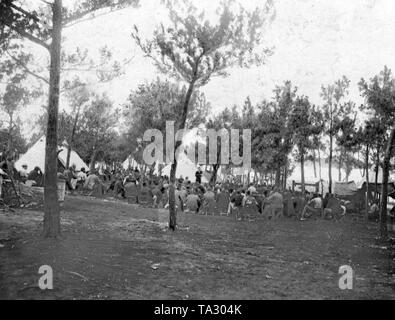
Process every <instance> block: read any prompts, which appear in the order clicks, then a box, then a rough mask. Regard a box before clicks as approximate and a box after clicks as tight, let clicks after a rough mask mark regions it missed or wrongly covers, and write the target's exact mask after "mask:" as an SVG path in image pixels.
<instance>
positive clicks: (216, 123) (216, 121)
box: [206, 106, 242, 185]
mask: <svg viewBox="0 0 395 320" xmlns="http://www.w3.org/2000/svg"><path fill="white" fill-rule="evenodd" d="M241 122H242V120H241V117H240V115H239V113H238V112H237V109H236V106H234V107H233V108H232V109H230V108H225V109H224V110H223V111H222V112H220V113H219V114H217V115H215V116H214V117H213V118H211V119H209V120H208V122H207V125H206V127H207V129H213V130H215V131H217V132H219V130H222V129H225V130H227V131H229V130H231V129H241V127H242V125H241ZM227 143H228V144H229V141H228V142H227ZM206 146H207V150H208V149H209V148H210V145H209V143H206ZM222 147H223V145H222V141H221V140H220V139H218V138H217V157H216V158H217V163H214V164H212V168H213V171H212V173H211V177H210V184H212V185H214V184H215V183H216V181H217V174H218V170H219V168H220V167H221V165H222V166H223V167H226V168H229V167H230V160H231V159H230V158H229V159H227V161H226V160H225V159H223V158H222ZM228 148H229V145H228ZM239 148H240V149H242V145H241V144H239ZM228 150H229V149H228ZM206 154H209V152H207V151H206ZM227 162H228V163H229V165H224V163H227Z"/></svg>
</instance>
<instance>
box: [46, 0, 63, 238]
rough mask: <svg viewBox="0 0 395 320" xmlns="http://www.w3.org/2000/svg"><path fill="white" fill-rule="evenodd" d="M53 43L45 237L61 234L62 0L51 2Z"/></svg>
mask: <svg viewBox="0 0 395 320" xmlns="http://www.w3.org/2000/svg"><path fill="white" fill-rule="evenodd" d="M52 14H53V16H52V24H53V30H52V43H51V47H50V55H51V66H50V76H49V103H48V124H47V135H46V146H45V174H44V184H45V185H44V237H52V238H56V237H58V236H59V235H60V215H59V203H58V194H57V171H58V157H57V145H58V111H59V82H60V50H61V38H62V0H54V2H53V5H52Z"/></svg>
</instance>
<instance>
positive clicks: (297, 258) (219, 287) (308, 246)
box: [0, 196, 395, 299]
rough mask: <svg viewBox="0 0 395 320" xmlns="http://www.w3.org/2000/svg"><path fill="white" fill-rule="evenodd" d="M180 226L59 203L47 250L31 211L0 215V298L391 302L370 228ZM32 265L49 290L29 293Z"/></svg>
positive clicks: (220, 222)
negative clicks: (57, 230) (343, 278)
mask: <svg viewBox="0 0 395 320" xmlns="http://www.w3.org/2000/svg"><path fill="white" fill-rule="evenodd" d="M180 219H181V223H182V225H183V227H182V228H180V229H179V230H177V231H176V232H175V233H173V232H171V231H168V230H167V228H166V224H165V223H160V222H157V220H158V211H156V210H152V209H144V208H139V207H136V206H133V205H128V204H126V203H123V202H120V201H116V202H115V201H105V200H98V199H90V198H83V197H79V196H74V197H66V203H65V206H64V210H63V212H62V237H61V239H59V240H55V241H54V240H50V239H43V238H41V236H40V231H41V229H42V222H41V221H42V213H41V212H40V211H32V210H19V211H17V212H14V213H11V212H9V213H3V212H0V239H2V240H0V244H1V245H2V247H0V298H1V299H384V298H387V299H394V298H395V290H394V289H395V281H394V280H395V279H394V278H395V277H394V253H393V248H392V249H391V248H389V247H386V248H381V247H380V246H378V245H376V240H375V237H376V235H377V228H376V225H375V224H368V225H366V224H365V223H364V222H363V221H357V220H355V219H352V218H346V220H344V221H342V222H340V223H336V222H332V221H322V220H317V221H314V220H313V221H304V222H300V221H296V220H293V219H283V220H279V221H265V220H256V221H242V222H236V221H235V220H234V218H232V217H218V216H215V217H212V216H199V215H193V214H186V215H185V214H183V215H182V216H181V217H180ZM41 265H50V266H51V267H52V268H53V272H54V289H53V290H46V291H42V290H40V289H39V288H38V286H37V283H38V279H39V277H40V275H39V274H38V269H39V267H40V266H41ZM341 265H350V266H352V267H353V270H354V272H355V277H354V289H353V290H340V289H339V287H338V280H339V277H340V275H339V274H338V269H339V267H340V266H341Z"/></svg>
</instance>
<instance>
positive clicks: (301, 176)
mask: <svg viewBox="0 0 395 320" xmlns="http://www.w3.org/2000/svg"><path fill="white" fill-rule="evenodd" d="M300 182H301V188H302V193H303V194H304V192H305V191H306V187H305V183H304V153H303V152H302V153H301V155H300Z"/></svg>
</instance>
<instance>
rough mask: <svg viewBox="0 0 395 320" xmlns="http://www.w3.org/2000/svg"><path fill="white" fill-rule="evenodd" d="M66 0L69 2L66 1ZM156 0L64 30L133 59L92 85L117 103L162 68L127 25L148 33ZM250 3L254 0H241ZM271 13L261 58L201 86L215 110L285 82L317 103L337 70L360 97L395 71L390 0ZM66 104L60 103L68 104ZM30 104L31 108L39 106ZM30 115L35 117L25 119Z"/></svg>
mask: <svg viewBox="0 0 395 320" xmlns="http://www.w3.org/2000/svg"><path fill="white" fill-rule="evenodd" d="M65 1H70V0H65ZM159 2H160V1H159V0H144V1H141V6H140V7H139V8H137V9H135V8H128V9H125V10H122V11H119V12H116V13H112V14H110V15H107V16H104V17H100V18H97V19H95V20H90V21H86V22H83V23H80V24H77V25H75V26H73V27H70V28H67V29H65V30H64V31H63V36H64V38H65V42H64V43H65V48H66V49H67V50H72V49H73V48H75V47H76V46H79V47H81V48H87V49H89V50H90V52H95V51H97V49H98V48H99V47H102V46H104V45H107V46H108V47H109V48H110V49H111V50H113V52H114V54H115V56H116V58H117V59H119V60H123V59H130V58H132V60H131V62H130V63H129V64H128V65H127V67H126V69H125V74H124V75H123V76H121V77H120V78H118V79H116V80H114V81H112V82H111V83H107V84H105V85H100V86H97V88H98V89H99V90H103V91H106V92H107V93H108V94H109V96H110V97H111V98H112V99H113V100H114V102H115V104H116V105H120V104H122V103H124V102H125V100H126V98H127V96H128V94H129V92H130V90H133V89H136V88H137V86H138V84H140V83H143V82H145V81H150V80H152V79H155V78H156V77H157V76H158V75H159V73H158V71H157V70H156V69H155V67H154V66H153V65H152V63H151V61H150V60H149V59H148V58H144V57H143V55H142V53H141V51H140V50H139V49H138V48H137V47H136V45H135V44H134V42H133V40H132V38H131V35H130V34H131V30H132V27H133V25H134V24H136V25H137V26H138V28H139V30H140V31H141V33H142V34H143V35H144V36H145V37H148V38H149V37H150V35H152V32H153V30H154V29H155V26H157V25H158V24H159V23H160V22H161V21H163V20H165V19H166V15H167V13H166V10H165V9H164V8H163V7H162V6H161V5H160V4H159ZM195 2H196V4H197V6H198V7H200V8H204V9H205V10H206V11H207V12H213V11H214V10H215V8H216V7H217V5H218V3H219V1H217V0H210V1H209V0H203V1H202V0H196V1H195ZM239 2H240V3H241V4H242V5H243V6H244V7H246V8H247V9H251V8H254V7H255V6H257V5H258V6H259V5H261V4H262V1H259V0H248V1H247V0H239ZM274 5H275V10H276V18H275V20H274V21H273V23H272V24H271V25H270V26H269V27H268V28H267V30H266V32H265V38H264V39H265V44H266V45H267V46H268V47H272V48H273V51H274V53H273V55H272V56H270V57H269V58H268V59H267V61H266V64H265V65H263V66H260V67H252V68H250V69H232V70H231V74H230V76H229V77H227V78H214V79H212V80H211V81H210V82H209V84H208V85H206V86H205V87H204V88H202V89H201V90H202V91H203V92H204V93H205V94H206V98H207V100H208V101H209V102H210V103H211V105H212V108H213V110H212V112H213V113H217V112H219V111H221V110H222V109H224V108H225V107H231V106H233V105H234V104H237V105H241V104H242V103H243V102H244V100H245V99H246V97H247V96H249V97H250V98H251V101H252V102H253V104H255V103H258V102H259V101H260V100H262V99H263V98H266V99H270V98H271V97H272V96H273V95H272V91H273V89H274V87H275V85H280V84H281V83H283V82H284V81H286V80H291V81H292V83H293V84H294V85H295V86H297V87H298V88H299V93H300V94H304V95H307V96H309V97H310V100H311V101H312V102H313V103H315V104H321V103H322V100H321V98H320V88H321V85H323V84H324V85H327V84H331V83H333V82H334V81H336V80H337V79H339V78H340V77H341V76H342V75H346V76H347V77H348V78H349V79H350V80H351V88H350V95H349V99H351V100H353V101H355V102H356V103H358V104H359V103H362V102H363V100H362V98H361V97H360V94H359V90H358V82H359V80H360V79H361V78H362V77H364V78H366V79H368V78H370V77H372V76H374V75H375V74H377V73H378V72H379V71H381V70H382V69H383V67H384V65H387V66H388V67H390V68H391V69H393V70H395V59H394V57H395V32H394V30H395V1H393V0H352V1H344V0H331V1H328V0H274ZM66 105H67V102H64V103H63V104H62V106H61V108H65V107H66ZM40 110H41V109H39V108H38V106H35V107H34V106H32V108H30V111H29V112H30V113H37V112H41V111H40ZM30 119H33V118H32V117H30Z"/></svg>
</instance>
